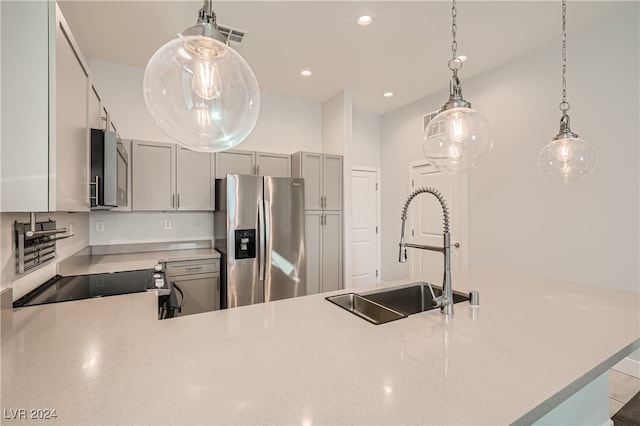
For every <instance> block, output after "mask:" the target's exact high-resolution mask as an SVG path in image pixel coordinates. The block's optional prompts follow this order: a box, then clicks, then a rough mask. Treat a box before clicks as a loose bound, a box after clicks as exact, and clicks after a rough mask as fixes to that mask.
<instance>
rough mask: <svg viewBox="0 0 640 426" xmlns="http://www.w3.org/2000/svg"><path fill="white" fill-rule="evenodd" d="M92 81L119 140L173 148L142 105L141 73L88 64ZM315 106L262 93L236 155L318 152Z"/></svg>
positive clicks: (111, 65)
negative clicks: (251, 127)
mask: <svg viewBox="0 0 640 426" xmlns="http://www.w3.org/2000/svg"><path fill="white" fill-rule="evenodd" d="M90 68H91V75H92V76H93V81H94V84H95V85H96V88H97V89H98V91H99V93H100V95H101V96H102V98H103V101H104V102H105V104H106V105H107V108H108V109H109V112H110V113H111V114H112V116H113V120H114V123H116V126H117V127H118V132H119V133H120V135H121V136H122V137H123V138H127V139H138V140H150V141H159V142H173V141H172V140H171V139H169V138H168V137H167V136H166V135H165V134H164V133H162V131H161V130H160V128H159V127H158V126H157V125H156V124H155V122H154V121H153V119H152V118H151V116H150V115H149V113H148V112H147V108H146V106H145V104H144V98H143V96H142V79H143V76H144V69H142V68H136V67H131V66H128V65H122V64H117V63H114V62H108V61H101V60H96V59H93V60H91V61H90ZM320 135H321V121H320V104H318V103H315V102H308V101H302V100H298V99H293V98H287V97H284V96H279V95H274V94H271V93H266V92H262V93H261V106H260V115H259V117H258V122H257V123H256V127H255V129H254V130H253V132H252V133H251V134H250V135H249V136H248V137H247V139H246V140H245V141H244V142H242V143H241V144H240V145H238V146H237V147H236V148H237V149H244V150H251V151H269V152H278V153H284V154H290V153H293V152H296V151H302V150H305V151H320V150H321V139H320V138H321V136H320Z"/></svg>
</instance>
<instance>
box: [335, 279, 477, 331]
mask: <svg viewBox="0 0 640 426" xmlns="http://www.w3.org/2000/svg"><path fill="white" fill-rule="evenodd" d="M432 288H433V292H434V294H435V296H436V297H438V296H440V295H441V294H442V288H440V287H435V286H433V285H432ZM326 299H327V300H328V301H330V302H332V303H334V304H336V305H338V306H340V307H341V308H343V309H346V310H347V311H349V312H351V313H352V314H354V315H357V316H359V317H360V318H363V319H365V320H367V321H369V322H371V323H373V324H384V323H386V322H389V321H393V320H397V319H401V318H406V317H407V316H409V315H413V314H417V313H419V312H424V311H429V310H431V309H436V307H435V306H433V304H432V303H431V301H432V299H433V298H432V296H431V292H430V291H429V286H428V285H427V284H426V283H423V282H418V283H412V284H407V285H403V286H400V287H391V288H385V289H384V290H375V291H369V292H366V293H362V294H355V293H346V294H339V295H337V296H329V297H327V298H326ZM466 300H469V297H468V295H466V294H464V293H460V292H456V291H454V292H453V303H459V302H464V301H466Z"/></svg>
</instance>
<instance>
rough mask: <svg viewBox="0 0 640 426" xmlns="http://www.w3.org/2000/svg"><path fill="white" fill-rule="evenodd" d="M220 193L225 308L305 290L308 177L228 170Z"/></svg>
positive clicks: (217, 221) (219, 182) (217, 223)
mask: <svg viewBox="0 0 640 426" xmlns="http://www.w3.org/2000/svg"><path fill="white" fill-rule="evenodd" d="M215 198H216V210H215V212H214V238H215V243H214V246H215V248H216V249H217V250H218V251H219V252H220V253H221V255H222V258H221V262H220V277H221V280H222V288H221V298H222V307H223V308H233V307H237V306H244V305H251V304H254V303H261V302H269V301H272V300H279V299H286V298H289V297H295V296H302V295H305V294H306V279H307V276H306V275H307V269H306V259H305V241H304V230H305V226H304V220H305V219H304V218H305V216H304V180H303V179H298V178H280V177H270V176H249V175H227V176H226V178H224V179H216V193H215Z"/></svg>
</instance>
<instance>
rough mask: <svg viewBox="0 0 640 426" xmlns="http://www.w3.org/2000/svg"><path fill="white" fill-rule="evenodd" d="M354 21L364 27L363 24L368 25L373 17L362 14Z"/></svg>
mask: <svg viewBox="0 0 640 426" xmlns="http://www.w3.org/2000/svg"><path fill="white" fill-rule="evenodd" d="M356 22H357V23H358V25H362V26H363V27H364V26H365V25H369V24H370V23H372V22H373V18H372V17H371V16H369V15H362V16H361V17H359V18H358V20H357V21H356Z"/></svg>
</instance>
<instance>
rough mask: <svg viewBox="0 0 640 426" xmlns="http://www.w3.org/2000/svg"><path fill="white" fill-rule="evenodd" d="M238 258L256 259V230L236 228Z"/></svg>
mask: <svg viewBox="0 0 640 426" xmlns="http://www.w3.org/2000/svg"><path fill="white" fill-rule="evenodd" d="M235 243H236V244H235V246H236V259H255V257H256V230H255V229H237V230H236V241H235Z"/></svg>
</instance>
